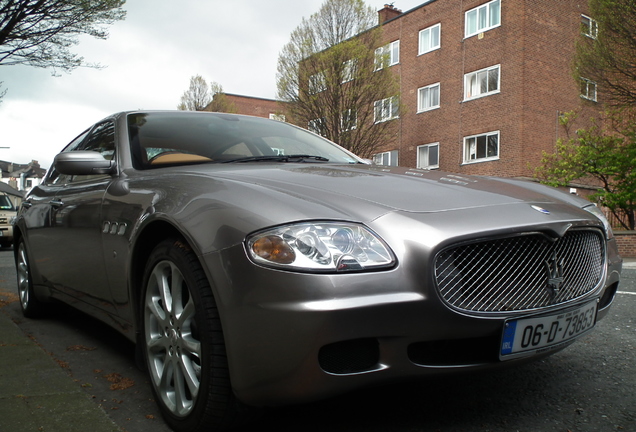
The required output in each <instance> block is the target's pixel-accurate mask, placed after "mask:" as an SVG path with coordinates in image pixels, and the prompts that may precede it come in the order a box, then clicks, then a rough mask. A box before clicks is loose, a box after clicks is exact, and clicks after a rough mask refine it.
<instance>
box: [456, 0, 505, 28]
mask: <svg viewBox="0 0 636 432" xmlns="http://www.w3.org/2000/svg"><path fill="white" fill-rule="evenodd" d="M500 25H501V0H493V1H491V2H488V3H486V4H483V5H481V6H478V7H476V8H474V9H471V10H469V11H468V12H466V20H465V28H464V36H465V37H470V36H474V35H476V34H478V33H482V32H485V31H487V30H490V29H493V28H495V27H498V26H500Z"/></svg>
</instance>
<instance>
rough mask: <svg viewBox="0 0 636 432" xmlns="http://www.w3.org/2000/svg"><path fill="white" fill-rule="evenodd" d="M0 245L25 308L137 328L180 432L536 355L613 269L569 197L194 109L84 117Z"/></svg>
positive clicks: (608, 235)
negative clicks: (390, 160) (371, 160)
mask: <svg viewBox="0 0 636 432" xmlns="http://www.w3.org/2000/svg"><path fill="white" fill-rule="evenodd" d="M15 236H16V242H15V244H16V245H17V246H16V248H15V249H16V250H15V256H16V264H17V273H18V291H19V296H20V304H21V307H22V310H23V312H24V314H25V315H26V316H28V317H31V316H36V315H37V314H38V313H40V312H41V311H42V310H43V309H44V308H46V307H54V306H53V304H49V303H47V302H48V301H49V300H51V299H58V300H61V301H64V302H67V303H68V304H70V305H72V306H74V307H76V308H79V309H81V310H83V311H85V312H87V313H89V314H91V315H94V316H95V317H97V318H99V319H101V320H103V321H104V322H106V323H108V324H109V325H111V326H113V327H115V328H116V329H118V330H119V331H121V332H122V333H123V334H125V335H126V336H127V337H128V338H129V339H130V340H132V341H135V342H136V343H137V347H138V349H139V353H140V358H143V359H144V360H143V362H144V366H145V367H146V368H147V369H148V372H149V376H150V382H151V385H152V387H153V391H154V393H155V396H156V400H157V403H158V405H159V407H160V409H161V411H162V413H163V416H164V418H165V420H166V422H167V423H168V424H169V425H170V426H171V427H172V428H173V429H175V430H176V431H200V430H201V431H202V430H210V429H212V430H214V429H215V428H217V429H222V428H226V427H229V426H231V425H233V424H235V423H236V421H240V420H244V419H246V418H249V415H248V414H247V413H249V412H250V411H251V407H266V406H276V405H285V404H292V403H299V402H308V401H315V400H318V399H321V398H327V397H330V396H333V395H338V394H342V393H345V392H348V391H350V390H353V389H357V388H361V387H365V386H372V385H378V384H381V383H388V382H394V381H398V380H403V379H405V378H417V377H426V376H431V375H439V374H446V373H454V372H457V371H460V370H461V371H476V370H483V369H496V368H500V367H503V366H509V365H513V364H520V363H523V362H527V361H531V360H536V359H539V358H542V357H544V356H547V355H551V354H553V353H555V352H557V351H559V350H561V349H563V348H564V347H566V346H567V345H569V344H570V343H572V342H573V341H575V340H576V339H577V338H578V337H580V336H581V335H583V334H585V333H587V332H588V331H590V330H592V329H593V328H594V326H595V324H596V322H597V321H598V320H599V319H601V318H603V317H604V316H605V315H606V314H607V313H608V311H609V309H610V305H611V304H612V301H613V299H614V295H615V293H616V290H617V287H618V284H619V280H620V271H621V262H622V261H621V259H620V257H619V256H618V254H617V248H616V241H615V239H614V236H613V234H612V230H611V228H610V226H609V224H608V223H607V221H606V219H605V218H604V217H603V215H602V213H601V212H600V211H599V210H598V209H597V208H596V207H595V206H594V205H592V204H591V203H589V202H588V201H585V200H583V199H580V198H578V197H576V196H573V195H569V194H563V193H561V192H559V191H557V190H556V189H551V188H547V187H544V186H541V185H538V184H536V183H532V182H523V181H517V180H512V179H497V178H485V177H471V176H465V175H457V174H449V173H444V172H440V171H427V170H420V169H411V168H400V167H385V166H377V165H370V164H367V163H365V162H364V161H363V160H361V159H360V158H358V157H357V156H355V155H353V154H351V153H349V152H348V151H346V150H344V149H342V148H341V147H339V146H337V145H335V144H333V143H331V142H329V141H327V140H325V139H323V138H321V137H319V136H317V135H314V134H312V133H310V132H308V131H306V130H303V129H301V128H298V127H295V126H292V125H289V124H286V123H282V122H277V121H271V120H266V119H261V118H254V117H245V116H238V115H231V114H220V113H198V112H124V113H119V114H115V115H113V116H111V117H108V118H106V119H104V120H103V121H100V122H99V123H97V124H95V125H94V126H91V127H90V128H88V129H86V130H85V131H84V132H82V133H81V134H80V135H79V136H78V137H77V138H75V139H74V140H73V141H71V143H70V144H69V145H68V146H66V148H65V149H64V150H63V151H62V153H60V154H59V155H57V157H56V158H55V162H54V164H53V166H52V168H51V169H50V170H49V172H48V173H47V175H46V177H45V178H44V180H43V182H42V184H40V185H39V186H36V187H34V188H33V189H32V190H31V192H30V193H29V194H28V196H27V197H26V199H25V201H24V203H23V205H22V207H21V209H20V212H19V215H18V220H17V223H16V226H15ZM590 349H592V348H591V347H590Z"/></svg>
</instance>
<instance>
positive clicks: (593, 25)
mask: <svg viewBox="0 0 636 432" xmlns="http://www.w3.org/2000/svg"><path fill="white" fill-rule="evenodd" d="M581 33H583V34H584V35H585V36H587V37H589V38H592V39H596V38H597V37H598V21H596V20H595V19H593V18H590V17H589V16H587V15H583V14H581Z"/></svg>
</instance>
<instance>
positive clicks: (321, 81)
mask: <svg viewBox="0 0 636 432" xmlns="http://www.w3.org/2000/svg"><path fill="white" fill-rule="evenodd" d="M325 90H327V78H326V77H325V74H324V72H318V73H317V74H314V75H312V76H310V77H309V93H310V94H316V93H320V92H323V91H325Z"/></svg>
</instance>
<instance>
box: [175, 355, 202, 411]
mask: <svg viewBox="0 0 636 432" xmlns="http://www.w3.org/2000/svg"><path fill="white" fill-rule="evenodd" d="M179 366H180V369H181V373H180V374H179V375H181V376H182V377H183V381H184V382H185V384H186V385H187V386H188V390H190V394H191V395H192V400H194V399H195V398H196V397H197V395H198V394H199V386H200V385H201V382H200V379H201V377H200V375H199V372H200V368H197V367H195V366H197V365H196V363H193V362H192V359H191V358H190V356H188V355H185V354H184V355H181V356H179Z"/></svg>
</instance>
